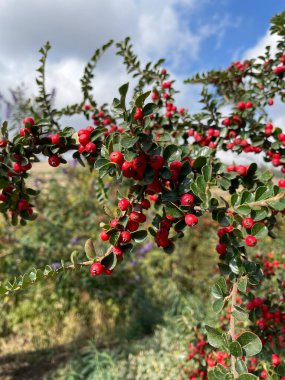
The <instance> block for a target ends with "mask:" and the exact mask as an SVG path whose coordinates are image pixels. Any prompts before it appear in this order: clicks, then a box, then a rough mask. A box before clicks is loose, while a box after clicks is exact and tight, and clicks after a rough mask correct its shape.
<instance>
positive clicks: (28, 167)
mask: <svg viewBox="0 0 285 380" xmlns="http://www.w3.org/2000/svg"><path fill="white" fill-rule="evenodd" d="M30 169H32V164H31V163H30V162H29V163H27V165H24V166H22V170H23V171H27V170H30Z"/></svg>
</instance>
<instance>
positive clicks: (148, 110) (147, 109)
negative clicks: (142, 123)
mask: <svg viewBox="0 0 285 380" xmlns="http://www.w3.org/2000/svg"><path fill="white" fill-rule="evenodd" d="M157 108H158V106H157V105H156V104H155V103H147V104H146V105H145V106H144V107H143V114H144V116H148V115H151V114H152V113H154V111H155V110H156V109H157Z"/></svg>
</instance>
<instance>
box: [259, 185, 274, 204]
mask: <svg viewBox="0 0 285 380" xmlns="http://www.w3.org/2000/svg"><path fill="white" fill-rule="evenodd" d="M271 195H272V189H271V188H270V187H267V186H260V187H258V188H257V189H256V192H255V201H262V200H264V199H267V198H269V197H270V196H271Z"/></svg>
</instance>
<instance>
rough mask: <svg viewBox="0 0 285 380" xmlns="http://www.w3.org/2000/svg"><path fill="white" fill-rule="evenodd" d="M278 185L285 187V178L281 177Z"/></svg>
mask: <svg viewBox="0 0 285 380" xmlns="http://www.w3.org/2000/svg"><path fill="white" fill-rule="evenodd" d="M278 186H279V187H282V188H285V179H280V181H279V182H278Z"/></svg>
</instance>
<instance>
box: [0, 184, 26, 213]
mask: <svg viewBox="0 0 285 380" xmlns="http://www.w3.org/2000/svg"><path fill="white" fill-rule="evenodd" d="M15 196H18V194H15V189H14V188H13V187H12V186H9V187H5V188H4V189H3V190H2V192H1V194H0V202H3V203H9V202H10V199H12V197H15ZM23 211H26V212H27V213H28V215H29V216H31V215H33V208H32V205H31V204H30V203H29V201H28V200H27V199H24V198H20V199H19V200H18V201H17V204H16V207H15V208H14V207H12V209H10V214H11V215H13V214H21V212H23Z"/></svg>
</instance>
